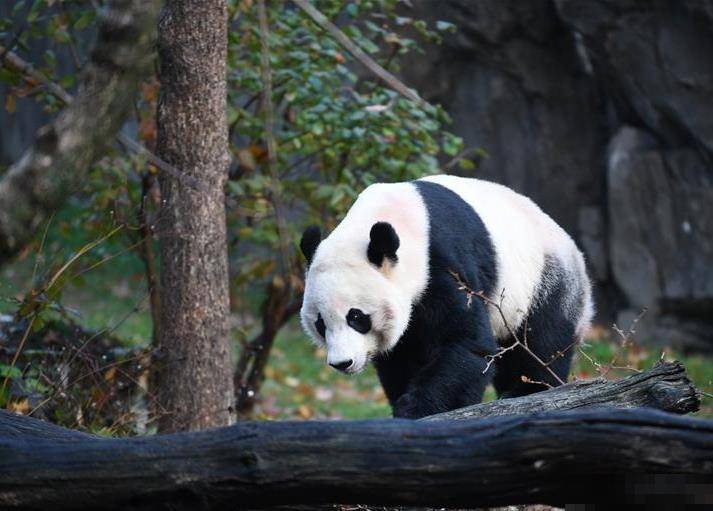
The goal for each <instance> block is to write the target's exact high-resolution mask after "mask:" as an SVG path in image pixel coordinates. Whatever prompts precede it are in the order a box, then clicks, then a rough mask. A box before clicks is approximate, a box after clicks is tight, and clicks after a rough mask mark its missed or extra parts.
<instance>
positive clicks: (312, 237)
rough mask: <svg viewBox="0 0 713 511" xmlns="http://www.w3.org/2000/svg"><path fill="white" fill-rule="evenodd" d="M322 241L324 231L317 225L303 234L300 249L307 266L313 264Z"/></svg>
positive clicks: (310, 227) (308, 228)
mask: <svg viewBox="0 0 713 511" xmlns="http://www.w3.org/2000/svg"><path fill="white" fill-rule="evenodd" d="M320 241H322V231H320V230H319V227H317V226H316V225H311V226H309V227H307V229H305V232H303V233H302V239H301V240H300V249H302V253H303V254H304V256H305V259H307V264H311V263H312V258H313V257H314V253H315V252H316V251H317V247H318V246H319V243H320Z"/></svg>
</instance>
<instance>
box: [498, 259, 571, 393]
mask: <svg viewBox="0 0 713 511" xmlns="http://www.w3.org/2000/svg"><path fill="white" fill-rule="evenodd" d="M548 266H549V267H548V268H547V273H545V274H544V275H543V282H546V285H541V286H540V289H539V290H538V296H537V300H536V301H535V305H534V306H533V307H531V309H530V312H529V314H528V316H527V319H526V321H524V322H523V324H522V325H520V327H519V328H518V329H517V331H516V332H515V334H516V335H517V336H518V339H519V340H520V341H521V342H523V343H526V344H527V346H528V348H529V349H530V350H531V351H532V352H533V353H534V354H536V355H537V357H539V359H540V360H542V361H543V362H544V363H545V364H546V367H545V366H544V365H543V364H542V363H540V362H539V361H538V360H537V359H535V357H533V356H532V355H531V354H530V353H527V351H526V350H525V349H523V348H522V347H519V346H518V347H516V348H515V349H513V350H511V351H508V352H507V353H505V354H504V355H503V356H502V357H501V358H499V359H497V360H496V364H495V365H496V371H495V378H494V379H493V385H494V387H495V390H496V392H497V393H498V395H499V396H500V397H517V396H524V395H527V394H532V393H534V392H539V391H541V390H545V389H546V388H547V387H548V386H553V387H556V386H557V385H559V382H558V381H557V380H556V379H555V377H554V376H553V375H552V373H551V372H550V371H549V370H551V371H552V372H553V373H555V374H556V375H557V376H558V377H559V379H560V380H562V381H567V377H568V375H569V369H570V365H571V362H572V354H573V352H574V350H575V349H576V347H575V344H576V341H577V340H578V339H577V331H576V330H577V322H578V320H579V317H580V316H581V314H582V313H583V308H584V300H583V299H582V297H583V295H582V292H581V287H580V286H579V285H577V284H578V282H577V281H576V280H575V281H574V282H573V279H572V278H569V279H568V278H567V276H566V274H565V273H564V272H563V271H562V270H561V269H560V268H559V267H557V266H553V265H552V264H550V265H548ZM573 283H574V285H573ZM513 342H514V340H513V339H508V340H506V341H505V342H504V343H503V346H509V345H511V344H512V343H513ZM548 369H549V370H548Z"/></svg>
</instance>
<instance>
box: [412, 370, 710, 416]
mask: <svg viewBox="0 0 713 511" xmlns="http://www.w3.org/2000/svg"><path fill="white" fill-rule="evenodd" d="M700 404H701V398H700V395H699V394H698V392H697V391H696V388H695V387H694V386H693V383H691V380H689V379H688V376H686V370H685V368H684V367H683V366H682V365H681V364H680V363H679V362H659V363H657V364H656V365H655V366H654V367H653V368H652V369H651V370H649V371H643V372H641V373H637V374H634V375H632V376H629V377H628V378H623V379H621V380H617V381H607V380H603V379H597V380H581V381H575V382H571V383H567V384H566V385H561V386H559V387H555V388H553V389H550V390H548V391H546V392H538V393H537V394H532V395H529V396H524V397H517V398H513V399H498V400H496V401H491V402H489V403H481V404H478V405H473V406H467V407H465V408H460V409H458V410H452V411H450V412H444V413H439V414H437V415H431V416H430V417H424V418H423V419H421V420H441V419H480V418H483V417H495V416H500V415H521V414H526V413H536V412H546V411H555V410H578V409H581V408H594V407H598V406H607V407H614V408H644V407H645V408H656V409H658V410H664V411H666V412H672V413H681V414H684V413H691V412H695V411H697V410H698V407H699V406H700Z"/></svg>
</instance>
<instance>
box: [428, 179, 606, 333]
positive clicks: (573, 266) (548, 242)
mask: <svg viewBox="0 0 713 511" xmlns="http://www.w3.org/2000/svg"><path fill="white" fill-rule="evenodd" d="M423 181H430V182H433V183H437V184H439V185H441V186H444V187H446V188H448V189H449V190H451V191H453V192H454V193H456V194H457V195H458V196H460V197H461V198H462V199H463V200H464V201H465V202H467V203H468V204H469V205H470V206H471V207H472V208H473V209H474V210H475V212H476V213H477V214H478V216H480V218H481V220H482V221H483V224H484V225H485V227H486V229H487V230H488V233H489V234H490V237H491V242H492V244H493V248H494V250H495V256H496V263H497V269H498V271H497V274H498V279H497V283H496V285H495V288H494V296H492V297H490V298H491V299H493V300H495V301H496V302H500V300H501V297H502V306H501V308H502V311H503V315H504V316H505V318H506V319H507V323H508V325H507V326H509V327H510V328H513V329H516V328H518V327H519V326H520V325H521V323H522V322H523V320H524V318H525V316H526V315H527V312H528V311H529V310H530V308H531V307H532V306H533V301H534V299H535V296H536V293H538V291H541V290H539V289H538V286H541V285H542V275H543V270H544V267H545V256H550V257H555V258H556V259H557V261H558V263H559V264H560V266H561V268H562V269H563V270H564V271H565V272H566V273H567V275H568V276H569V278H572V279H584V281H585V282H586V283H585V284H584V285H583V287H584V288H585V289H586V292H585V305H584V310H585V312H584V314H581V315H580V317H577V318H576V319H577V321H578V325H577V334H578V335H582V334H583V332H584V330H586V329H587V328H588V325H589V321H590V320H591V316H592V302H591V295H590V292H589V284H588V281H587V276H586V270H585V265H584V258H583V257H582V254H581V253H580V251H579V250H578V249H577V246H576V245H575V243H574V241H573V240H572V238H570V236H569V235H568V234H567V233H566V232H565V231H564V230H563V229H562V228H561V227H560V226H559V225H558V224H557V223H556V222H555V221H554V220H552V218H550V216H549V215H547V214H546V213H545V212H543V211H542V210H541V209H540V208H539V207H538V206H537V205H536V204H535V203H534V202H533V201H531V200H530V199H528V198H527V197H525V196H523V195H520V194H518V193H516V192H515V191H513V190H511V189H510V188H507V187H506V186H503V185H500V184H497V183H493V182H490V181H484V180H481V179H473V178H463V177H458V176H449V175H436V176H428V177H425V178H423ZM544 284H545V285H546V284H547V283H544ZM489 314H490V320H491V324H492V327H493V332H494V333H495V335H496V337H497V338H499V339H505V338H507V337H508V334H509V332H508V328H507V326H506V325H505V323H504V321H503V318H502V317H501V315H500V313H499V312H498V311H497V310H495V309H494V308H492V307H491V308H489Z"/></svg>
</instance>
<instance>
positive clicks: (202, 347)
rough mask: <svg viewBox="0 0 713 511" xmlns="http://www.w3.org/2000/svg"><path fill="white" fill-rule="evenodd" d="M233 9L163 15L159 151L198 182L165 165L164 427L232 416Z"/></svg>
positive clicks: (216, 5)
mask: <svg viewBox="0 0 713 511" xmlns="http://www.w3.org/2000/svg"><path fill="white" fill-rule="evenodd" d="M226 9H227V8H226V3H225V1H224V0H208V1H198V0H169V1H168V2H167V3H166V7H165V8H164V11H163V13H162V15H161V19H160V22H159V57H160V60H161V68H160V77H161V94H160V99H159V104H158V120H157V121H158V140H157V151H158V154H159V156H160V157H161V158H162V159H163V160H165V161H166V162H168V163H169V164H171V165H172V166H174V167H176V168H178V169H180V171H181V173H183V174H185V175H187V176H189V177H190V178H192V179H194V180H196V181H197V182H198V183H199V184H200V185H201V186H199V187H190V186H186V185H185V184H184V183H182V181H180V180H177V179H175V178H174V177H173V176H171V175H169V174H167V173H165V172H163V173H162V174H161V195H162V199H163V204H162V208H161V213H160V215H161V219H160V221H159V237H160V253H161V331H160V346H159V348H160V349H159V356H158V358H159V360H158V361H157V362H158V364H159V376H158V380H159V384H158V398H159V403H160V409H159V410H158V413H159V414H160V415H159V429H160V431H163V432H171V431H184V430H197V429H203V428H208V427H214V426H221V425H226V424H229V423H230V421H231V411H230V410H231V405H232V402H233V396H234V392H233V382H232V363H231V356H230V345H229V342H228V324H227V319H228V312H229V297H228V261H227V246H226V225H225V202H224V191H223V188H224V184H225V181H226V179H227V175H228V174H227V173H228V163H229V155H228V126H227V119H226V57H227V10H226Z"/></svg>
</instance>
